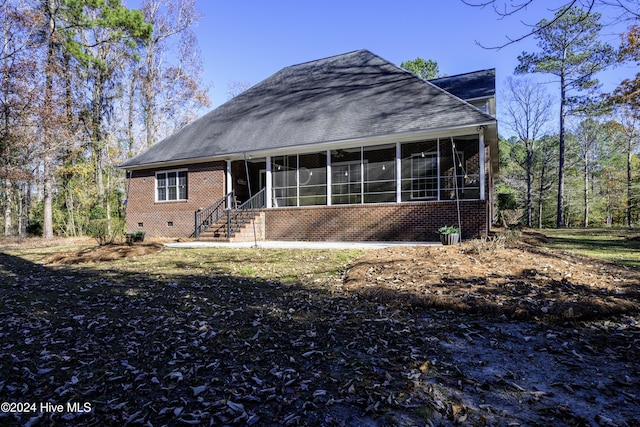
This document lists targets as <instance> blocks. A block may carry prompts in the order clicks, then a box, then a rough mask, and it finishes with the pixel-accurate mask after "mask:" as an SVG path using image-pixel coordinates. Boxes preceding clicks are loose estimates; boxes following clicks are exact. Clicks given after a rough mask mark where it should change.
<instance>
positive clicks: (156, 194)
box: [153, 168, 189, 203]
mask: <svg viewBox="0 0 640 427" xmlns="http://www.w3.org/2000/svg"><path fill="white" fill-rule="evenodd" d="M181 172H184V173H185V180H186V183H185V187H186V188H185V193H186V194H185V198H184V199H181V198H180V190H179V187H180V186H179V184H178V180H179V178H178V174H179V173H181ZM171 173H174V174H176V185H175V188H176V198H175V199H169V174H171ZM161 174H165V175H167V176H166V178H165V179H166V184H165V187H164V188H165V190H166V192H167V193H166V194H165V196H166V198H165V199H164V200H160V199H159V198H158V175H161ZM153 186H154V193H155V202H156V203H167V202H169V203H171V202H184V201H187V200H189V170H188V169H186V168H182V169H168V170H161V171H156V172H155V180H154V182H153Z"/></svg>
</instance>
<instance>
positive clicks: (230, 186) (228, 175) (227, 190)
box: [224, 160, 233, 194]
mask: <svg viewBox="0 0 640 427" xmlns="http://www.w3.org/2000/svg"><path fill="white" fill-rule="evenodd" d="M226 163H227V167H226V168H225V178H226V180H225V181H226V182H225V187H226V188H225V192H224V194H229V193H230V192H232V191H233V177H232V176H231V160H227V161H226Z"/></svg>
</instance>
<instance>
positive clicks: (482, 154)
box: [478, 126, 485, 200]
mask: <svg viewBox="0 0 640 427" xmlns="http://www.w3.org/2000/svg"><path fill="white" fill-rule="evenodd" d="M478 154H479V155H480V156H479V158H480V160H479V162H480V200H484V199H485V194H484V183H485V164H484V162H485V152H484V126H481V127H480V128H479V129H478Z"/></svg>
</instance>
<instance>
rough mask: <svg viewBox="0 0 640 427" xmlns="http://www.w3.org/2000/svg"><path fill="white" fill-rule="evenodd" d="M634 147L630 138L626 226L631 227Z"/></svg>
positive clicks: (628, 147) (628, 144)
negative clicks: (632, 152) (632, 154)
mask: <svg viewBox="0 0 640 427" xmlns="http://www.w3.org/2000/svg"><path fill="white" fill-rule="evenodd" d="M632 147H633V141H632V140H631V138H629V140H628V143H627V212H626V214H627V215H626V217H627V218H626V223H627V224H626V226H627V227H631V225H632V221H631V150H632Z"/></svg>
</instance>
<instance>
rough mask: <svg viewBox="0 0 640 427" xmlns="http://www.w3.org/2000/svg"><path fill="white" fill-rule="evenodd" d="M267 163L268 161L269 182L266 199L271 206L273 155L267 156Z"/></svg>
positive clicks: (268, 206) (267, 183) (268, 205)
mask: <svg viewBox="0 0 640 427" xmlns="http://www.w3.org/2000/svg"><path fill="white" fill-rule="evenodd" d="M266 163H267V182H266V189H265V196H264V197H265V201H266V202H267V208H270V207H272V205H273V203H272V199H271V189H272V188H273V180H272V176H271V156H267V159H266Z"/></svg>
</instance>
